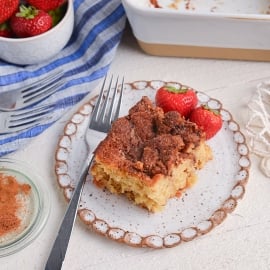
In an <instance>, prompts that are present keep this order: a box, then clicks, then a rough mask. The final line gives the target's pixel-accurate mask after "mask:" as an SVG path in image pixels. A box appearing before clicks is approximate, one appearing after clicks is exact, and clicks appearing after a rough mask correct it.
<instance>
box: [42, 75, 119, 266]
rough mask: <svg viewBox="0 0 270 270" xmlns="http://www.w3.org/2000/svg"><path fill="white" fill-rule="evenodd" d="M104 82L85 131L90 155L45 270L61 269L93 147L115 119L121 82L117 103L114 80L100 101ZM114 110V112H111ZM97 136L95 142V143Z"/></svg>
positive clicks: (116, 84)
mask: <svg viewBox="0 0 270 270" xmlns="http://www.w3.org/2000/svg"><path fill="white" fill-rule="evenodd" d="M105 82H106V78H105V79H104V81H103V85H102V89H101V92H100V94H99V97H98V99H97V102H96V105H95V107H94V110H93V112H92V115H91V118H90V122H89V127H88V129H87V130H86V134H85V140H86V142H87V145H88V147H89V149H90V154H89V155H88V157H87V159H86V161H85V164H84V165H83V168H82V173H81V176H80V178H79V181H78V183H77V186H76V188H75V190H74V192H73V195H72V198H71V200H70V202H69V206H68V208H67V210H66V213H65V216H64V218H63V221H62V223H61V226H60V229H59V231H58V235H57V237H56V239H55V242H54V244H53V247H52V250H51V253H50V255H49V258H48V260H47V264H46V267H45V270H54V269H61V267H62V264H63V262H64V259H65V255H66V251H67V247H68V243H69V239H70V236H71V232H72V229H73V226H74V221H75V217H76V213H77V209H78V203H79V199H80V196H81V192H82V187H83V184H84V181H85V179H86V176H87V174H88V171H89V168H90V166H91V164H92V161H93V157H94V153H93V150H94V149H95V147H96V146H97V144H98V142H99V141H100V139H101V138H104V137H105V136H106V134H107V132H108V131H109V129H110V127H111V123H112V122H113V121H114V120H116V119H117V118H118V116H119V111H120V106H121V101H122V95H123V85H124V79H123V80H122V82H121V84H120V93H119V97H118V99H117V91H118V89H119V88H118V78H117V79H116V82H115V84H114V86H112V82H113V77H112V78H111V80H110V83H109V88H108V91H107V93H106V97H105V98H104V91H105ZM115 106H116V108H115ZM97 136H98V139H96V138H97Z"/></svg>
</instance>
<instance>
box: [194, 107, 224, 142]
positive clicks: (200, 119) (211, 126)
mask: <svg viewBox="0 0 270 270" xmlns="http://www.w3.org/2000/svg"><path fill="white" fill-rule="evenodd" d="M189 120H190V121H192V122H194V123H196V124H197V126H198V127H199V128H200V129H202V130H203V131H204V132H205V134H206V139H207V140H208V139H210V138H212V137H213V136H214V135H216V133H217V132H218V131H219V130H220V129H221V127H222V119H221V115H220V113H219V111H217V110H212V109H210V108H209V107H208V106H204V105H202V106H200V107H197V108H195V109H194V110H193V111H192V112H191V113H190V116H189Z"/></svg>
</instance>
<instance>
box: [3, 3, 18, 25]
mask: <svg viewBox="0 0 270 270" xmlns="http://www.w3.org/2000/svg"><path fill="white" fill-rule="evenodd" d="M18 6H19V0H0V24H1V23H3V22H5V21H6V20H8V19H9V18H10V17H11V15H12V14H13V13H14V12H15V11H16V10H17V8H18Z"/></svg>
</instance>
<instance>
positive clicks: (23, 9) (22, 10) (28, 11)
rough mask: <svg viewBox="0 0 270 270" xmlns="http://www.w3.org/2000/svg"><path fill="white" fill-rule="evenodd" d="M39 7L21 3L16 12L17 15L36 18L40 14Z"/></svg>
mask: <svg viewBox="0 0 270 270" xmlns="http://www.w3.org/2000/svg"><path fill="white" fill-rule="evenodd" d="M38 12H39V11H38V9H36V8H35V7H33V6H25V5H20V7H19V12H17V13H16V17H21V18H26V19H34V18H35V17H36V16H37V15H38Z"/></svg>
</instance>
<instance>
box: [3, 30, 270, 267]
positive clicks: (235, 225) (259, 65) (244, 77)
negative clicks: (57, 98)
mask: <svg viewBox="0 0 270 270" xmlns="http://www.w3.org/2000/svg"><path fill="white" fill-rule="evenodd" d="M111 73H113V74H120V75H124V76H125V80H126V81H127V82H128V81H135V80H152V79H160V80H164V81H179V82H182V83H184V84H187V85H190V86H192V87H193V88H195V89H198V90H200V91H205V92H206V93H208V94H209V95H210V96H211V97H214V98H217V99H219V100H220V101H222V103H223V105H224V108H226V109H227V110H229V111H230V112H231V113H232V114H233V116H234V119H235V120H236V121H237V122H238V123H239V124H240V126H241V128H244V126H245V123H246V121H247V116H248V114H247V112H248V110H247V103H248V102H249V100H250V98H251V97H252V95H253V94H254V91H255V89H256V88H255V86H256V84H257V82H260V81H263V80H265V79H266V78H270V63H263V62H245V61H223V60H204V59H181V58H166V57H160V58H159V57H154V56H149V55H146V54H144V53H143V52H142V51H141V50H140V49H139V47H138V46H137V43H136V41H135V39H134V38H133V36H132V35H131V34H130V32H127V33H126V34H125V36H124V38H123V41H122V44H121V45H120V47H119V49H118V52H117V55H116V57H115V60H114V62H113V64H112V67H111ZM78 106H79V105H78ZM76 108H77V107H76ZM76 108H74V110H76ZM74 110H73V111H74ZM71 115H72V111H70V113H67V115H66V116H65V117H63V118H62V119H61V120H60V121H58V123H56V124H55V125H54V126H52V127H51V128H49V129H48V130H47V131H45V132H44V133H43V134H41V135H40V136H38V137H37V138H35V139H34V140H33V141H32V142H31V143H30V144H29V145H28V147H26V148H25V149H23V150H22V151H19V152H17V153H14V154H12V155H9V157H14V158H16V159H20V160H23V161H26V162H27V163H29V164H31V165H32V166H33V169H34V170H36V171H38V173H39V174H40V175H41V176H42V178H43V180H44V181H45V182H46V183H47V186H48V189H49V190H50V196H51V204H52V209H51V214H50V216H49V220H48V222H47V224H46V227H45V229H44V230H43V231H42V233H41V234H40V235H39V237H38V238H37V239H36V240H35V241H34V242H33V243H32V244H30V245H29V246H28V247H26V248H25V249H23V250H21V251H20V252H18V253H16V254H14V255H10V256H8V257H4V258H1V259H0V269H1V270H9V269H12V270H17V269H27V270H31V269H37V270H40V269H44V266H45V263H46V260H47V257H48V255H49V252H50V249H51V246H52V242H53V241H54V239H55V236H56V232H57V228H58V226H59V224H60V222H61V220H62V217H63V215H64V212H65V209H66V206H67V204H66V202H65V200H64V197H63V196H62V193H61V191H60V189H59V187H58V184H57V182H56V178H55V175H54V154H55V147H56V144H57V142H58V139H59V137H60V136H61V135H62V130H63V127H64V125H65V123H66V121H67V120H68V119H69V117H70V116H71ZM251 160H252V167H251V170H250V177H249V183H248V184H247V189H246V194H245V196H244V198H243V199H242V200H240V202H239V205H238V206H237V208H236V210H235V211H234V212H233V213H232V214H231V215H229V216H228V217H227V219H226V220H225V221H224V222H223V223H222V224H221V225H219V226H218V227H216V228H215V229H214V230H213V231H211V232H210V233H208V234H206V235H204V236H202V237H199V238H196V239H195V240H193V241H191V242H188V243H184V244H180V245H179V246H177V247H174V248H171V249H162V250H151V249H138V248H132V247H129V246H126V245H123V244H119V243H115V242H113V241H111V240H108V239H106V238H104V237H102V236H99V235H97V234H96V233H94V232H92V231H90V230H88V229H87V228H86V226H85V225H84V224H82V222H80V221H79V220H77V221H76V224H75V228H74V231H73V234H72V238H71V241H70V245H69V249H68V252H67V254H66V259H65V262H64V266H63V269H64V270H93V269H100V270H102V269H104V270H105V269H106V270H107V269H110V270H114V269H115V270H116V269H117V270H121V269H129V270H133V269H134V270H135V269H136V270H137V269H144V270H147V269H156V270H159V269H161V270H165V269H166V270H168V269H185V270H193V269H195V270H197V269H200V270H202V269H207V270H208V269H209V270H212V269H213V270H219V269H222V270H226V269H237V270H240V269H241V270H242V269H243V270H257V269H258V270H266V269H270V256H269V254H270V236H269V235H270V200H269V194H270V179H269V178H267V177H265V176H264V175H263V174H262V173H261V172H260V170H259V166H258V164H259V158H258V157H255V156H254V155H251Z"/></svg>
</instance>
